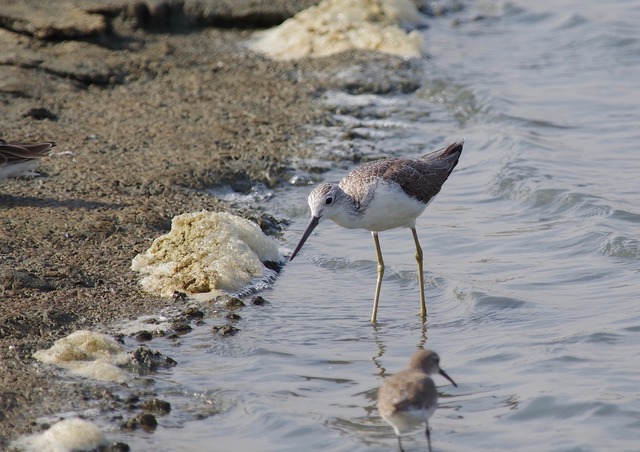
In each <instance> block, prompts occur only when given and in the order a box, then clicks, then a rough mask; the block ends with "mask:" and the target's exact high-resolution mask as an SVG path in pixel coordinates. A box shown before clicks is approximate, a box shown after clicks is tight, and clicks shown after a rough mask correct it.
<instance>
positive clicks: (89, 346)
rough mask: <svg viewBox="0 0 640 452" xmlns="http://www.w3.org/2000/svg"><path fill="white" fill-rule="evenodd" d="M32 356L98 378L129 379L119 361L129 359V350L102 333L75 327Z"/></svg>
mask: <svg viewBox="0 0 640 452" xmlns="http://www.w3.org/2000/svg"><path fill="white" fill-rule="evenodd" d="M33 357H34V358H35V359H37V360H38V361H40V362H43V363H45V364H53V365H55V366H58V367H62V368H63V369H67V370H70V371H71V372H72V373H74V374H76V375H81V376H83V377H87V378H93V379H95V380H103V381H117V382H124V381H126V380H127V375H126V373H125V372H124V371H123V370H122V369H120V368H119V367H118V365H121V364H124V363H126V362H127V360H128V354H127V353H126V352H125V350H124V348H123V347H122V346H121V345H120V344H118V343H117V342H116V341H115V340H114V339H113V338H111V337H109V336H107V335H105V334H101V333H94V332H92V331H86V330H79V331H76V332H74V333H71V334H70V335H69V336H67V337H63V338H62V339H58V340H57V341H56V342H55V343H54V344H53V345H52V346H51V348H50V349H48V350H38V351H37V352H35V353H34V354H33Z"/></svg>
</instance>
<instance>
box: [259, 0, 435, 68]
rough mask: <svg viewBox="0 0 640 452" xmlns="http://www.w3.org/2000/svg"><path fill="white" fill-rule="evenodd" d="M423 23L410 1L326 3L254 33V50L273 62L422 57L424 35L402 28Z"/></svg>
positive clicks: (340, 0) (334, 0)
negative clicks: (354, 53)
mask: <svg viewBox="0 0 640 452" xmlns="http://www.w3.org/2000/svg"><path fill="white" fill-rule="evenodd" d="M420 23H421V18H420V14H419V13H418V10H417V9H416V6H415V4H414V3H413V2H412V1H411V0H325V1H323V2H322V3H320V4H319V5H317V6H312V7H311V8H308V9H305V10H304V11H301V12H299V13H298V14H296V15H295V16H294V17H292V18H290V19H287V20H286V21H284V22H283V23H282V24H281V25H279V26H277V27H275V28H272V29H270V30H266V31H263V32H258V33H256V34H255V35H254V38H255V39H254V40H253V41H252V42H251V43H250V47H251V48H252V49H254V50H256V51H258V52H261V53H264V54H266V55H268V56H269V57H270V58H273V59H275V60H291V59H298V58H304V57H307V56H310V57H324V56H328V55H333V54H335V53H339V52H344V51H346V50H351V49H363V50H374V51H378V52H383V53H389V54H393V55H399V56H402V57H419V56H420V55H422V48H423V41H422V36H421V34H420V33H419V32H417V31H411V32H409V33H407V32H405V31H404V30H403V29H402V28H401V27H400V26H401V25H411V26H415V25H419V24H420Z"/></svg>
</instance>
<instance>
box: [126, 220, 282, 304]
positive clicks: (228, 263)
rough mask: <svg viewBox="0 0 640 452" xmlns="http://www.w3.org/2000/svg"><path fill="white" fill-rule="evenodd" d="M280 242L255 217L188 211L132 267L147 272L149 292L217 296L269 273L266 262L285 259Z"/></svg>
mask: <svg viewBox="0 0 640 452" xmlns="http://www.w3.org/2000/svg"><path fill="white" fill-rule="evenodd" d="M282 260H283V258H282V255H281V254H280V253H279V252H278V247H277V246H276V244H275V243H274V242H273V241H272V240H271V239H269V238H268V237H267V236H266V235H264V233H263V232H262V230H261V229H260V227H258V225H257V224H255V223H253V222H252V221H249V220H245V219H244V218H240V217H238V216H235V215H232V214H229V213H225V212H208V211H206V210H203V211H202V212H195V213H186V214H183V215H178V216H176V217H174V218H173V220H172V222H171V231H170V232H169V233H168V234H165V235H163V236H161V237H158V238H157V239H155V240H154V241H153V244H152V245H151V248H149V249H148V250H147V251H145V252H144V253H141V254H138V255H137V256H136V257H135V258H134V259H133V262H132V263H131V269H132V270H134V271H137V272H140V273H141V274H142V275H143V276H142V277H141V279H140V284H141V285H142V287H143V288H144V290H145V291H147V292H149V293H152V294H155V295H160V296H171V295H172V294H173V293H174V292H175V291H181V292H186V293H189V294H191V295H195V294H207V295H211V296H214V295H216V294H219V293H220V291H232V292H233V291H240V290H242V289H244V288H246V287H247V286H249V285H250V284H251V283H252V282H254V281H255V280H257V279H259V278H265V277H266V276H267V274H268V272H270V270H267V268H266V267H265V266H264V264H263V262H267V261H271V262H281V261H282Z"/></svg>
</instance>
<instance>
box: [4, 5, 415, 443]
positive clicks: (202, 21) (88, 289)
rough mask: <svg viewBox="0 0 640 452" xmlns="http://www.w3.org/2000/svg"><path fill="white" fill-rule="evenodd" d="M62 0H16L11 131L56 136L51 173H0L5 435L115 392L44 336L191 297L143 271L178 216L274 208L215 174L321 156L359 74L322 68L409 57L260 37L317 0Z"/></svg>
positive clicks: (256, 172)
mask: <svg viewBox="0 0 640 452" xmlns="http://www.w3.org/2000/svg"><path fill="white" fill-rule="evenodd" d="M3 3H6V4H5V5H3ZM57 3H58V2H51V3H50V4H49V3H47V2H45V5H43V4H42V2H36V1H27V2H19V3H14V2H4V1H0V5H1V6H2V8H0V10H1V12H0V23H1V24H2V25H1V27H2V28H0V42H2V43H3V46H4V47H5V48H6V49H7V50H6V51H5V50H3V52H2V54H1V55H0V99H1V101H2V122H1V123H0V125H1V128H0V137H1V138H4V139H5V140H10V141H40V140H46V141H49V140H51V141H55V142H56V143H57V147H56V148H55V151H56V152H55V154H54V155H53V156H52V157H51V158H49V159H47V160H46V161H44V162H43V164H42V165H41V166H40V169H39V172H40V173H41V174H42V177H38V178H21V179H11V180H7V181H4V183H3V184H2V185H0V222H1V227H0V231H1V232H0V299H1V302H0V346H1V350H2V351H1V359H2V366H0V420H1V421H2V422H0V448H5V447H6V446H7V444H8V442H9V441H10V440H11V439H12V438H15V437H16V436H17V435H19V434H22V433H25V432H30V431H33V430H40V429H41V427H40V426H38V425H37V424H35V422H34V421H35V419H37V418H38V417H39V416H43V415H48V414H52V413H59V412H63V411H68V410H81V409H83V408H85V407H87V406H89V405H90V404H93V405H91V406H95V403H96V401H98V402H97V403H105V404H109V403H113V397H112V396H111V395H110V394H108V392H105V390H104V388H103V387H102V386H101V385H99V384H97V383H96V384H92V383H90V382H87V381H80V380H77V381H76V382H75V383H69V382H68V381H67V382H62V381H61V379H56V378H53V375H54V373H55V370H53V369H51V368H50V367H47V366H41V365H38V364H37V363H36V362H35V361H34V360H33V359H32V358H31V354H32V353H33V352H34V351H35V350H37V349H39V348H44V347H49V346H50V345H51V344H52V343H53V341H55V340H56V339H58V338H60V337H63V336H66V335H68V334H69V333H70V332H72V331H75V330H77V329H80V328H99V327H103V329H104V326H107V327H108V325H109V324H111V323H113V322H114V321H117V320H121V319H128V318H135V317H137V316H139V315H141V314H148V313H157V312H159V311H160V310H161V309H162V308H164V307H166V306H178V307H179V308H180V307H185V308H186V306H187V305H186V302H185V301H181V300H172V299H161V298H157V297H151V296H148V295H145V294H144V293H143V292H142V291H141V290H140V288H139V286H138V283H137V275H136V274H135V273H133V272H132V271H131V270H130V265H131V260H132V258H133V257H134V256H135V255H136V254H137V253H139V252H141V251H143V250H145V249H146V248H148V247H149V245H150V243H151V241H152V240H153V238H155V237H157V236H158V235H161V234H163V233H165V232H166V231H167V230H168V229H169V227H170V221H171V218H172V217H173V216H175V215H178V214H181V213H185V212H192V211H199V210H201V209H209V210H214V211H230V212H233V213H236V214H238V215H241V216H243V217H246V218H250V219H254V220H256V221H258V222H262V223H263V224H264V225H265V227H268V226H269V225H273V224H274V222H273V221H272V218H271V217H270V216H269V213H268V212H259V211H247V210H243V209H242V208H238V207H236V206H232V205H228V204H225V203H224V202H222V201H220V200H218V199H216V198H215V197H213V196H211V195H209V194H207V193H205V192H204V191H203V188H205V187H212V186H217V185H221V184H230V185H231V186H233V187H234V188H235V189H237V190H247V189H248V188H249V187H250V186H251V185H252V184H255V183H256V182H263V183H266V184H267V185H269V186H274V185H276V184H279V183H282V182H283V181H284V180H286V178H287V176H288V175H289V174H290V166H289V165H290V162H291V160H292V159H293V158H295V157H309V156H312V155H313V152H314V150H313V149H312V148H311V147H310V146H309V145H308V144H307V143H308V139H309V137H310V136H311V133H312V132H311V130H312V127H311V126H313V125H314V124H322V123H323V122H326V121H330V119H329V118H330V113H329V112H328V111H326V110H323V108H322V107H321V105H320V104H319V103H318V102H316V99H317V96H318V94H319V93H321V92H322V91H323V90H324V89H326V88H327V87H328V86H331V85H332V84H334V85H335V84H337V85H341V86H342V87H345V86H346V87H348V88H349V89H351V90H354V91H358V90H359V89H360V88H359V87H358V86H355V85H354V86H352V81H350V80H349V79H348V78H347V79H344V78H343V79H341V80H338V81H336V80H331V77H324V76H322V74H325V75H326V74H329V73H331V72H332V71H338V70H340V69H341V68H344V67H348V66H349V65H352V64H353V63H354V62H355V61H356V60H357V61H358V62H359V64H370V63H371V64H380V65H382V66H387V65H389V66H390V67H391V69H392V70H390V71H388V72H384V71H382V72H381V73H382V74H384V73H387V74H392V73H393V71H395V70H410V67H408V66H406V64H405V63H404V62H402V61H401V60H399V59H395V58H391V57H387V56H378V55H374V54H370V53H356V52H354V53H347V54H343V55H341V56H339V57H332V58H330V59H323V60H322V61H318V60H304V61H299V62H280V63H279V62H272V61H269V60H268V59H267V58H264V57H262V56H260V55H256V54H254V53H253V52H251V51H250V50H249V49H247V48H246V47H245V46H244V44H243V43H244V42H246V40H247V39H248V38H249V37H250V36H251V33H253V32H254V31H255V30H256V29H257V28H259V27H265V26H273V25H276V24H277V23H279V22H281V21H282V20H284V19H285V18H286V17H288V16H290V15H292V14H294V13H295V12H296V11H299V10H301V9H303V8H306V7H308V6H310V5H311V4H313V3H317V2H313V1H303V0H300V1H289V2H277V5H272V2H267V1H265V2H262V3H260V2H251V1H246V2H241V1H233V2H221V1H211V2H188V1H187V2H184V4H185V6H184V8H179V7H178V6H176V5H178V4H179V3H178V2H175V3H172V2H153V1H149V2H147V3H146V4H143V3H140V2H138V3H131V4H126V3H121V4H117V3H113V5H115V6H111V7H104V6H101V7H95V5H96V3H95V2H92V1H82V0H74V1H73V2H66V3H65V4H64V6H59V5H57ZM34 5H38V7H37V8H36V7H35V6H34ZM100 5H102V3H100ZM194 5H201V7H200V8H196V7H195V6H194ZM202 5H204V6H202ZM231 5H233V6H231ZM43 8H49V10H47V11H43V10H42V9H43ZM394 65H395V67H394ZM318 74H320V75H318ZM399 80H400V79H399ZM404 80H406V79H404ZM369 83H370V85H369V86H368V87H367V88H366V89H367V90H373V91H384V90H387V89H397V88H399V89H403V87H402V86H400V87H398V86H392V85H393V83H394V80H393V79H391V80H388V79H386V78H384V79H381V80H371V81H369ZM401 83H404V82H401ZM276 224H277V221H276ZM124 403H125V402H123V404H124Z"/></svg>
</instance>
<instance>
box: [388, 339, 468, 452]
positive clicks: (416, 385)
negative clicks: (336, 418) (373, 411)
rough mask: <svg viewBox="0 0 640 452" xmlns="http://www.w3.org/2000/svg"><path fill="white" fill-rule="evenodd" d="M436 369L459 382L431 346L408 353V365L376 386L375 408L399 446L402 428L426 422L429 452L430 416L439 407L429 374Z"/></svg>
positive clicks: (434, 387) (405, 428)
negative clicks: (392, 432)
mask: <svg viewBox="0 0 640 452" xmlns="http://www.w3.org/2000/svg"><path fill="white" fill-rule="evenodd" d="M436 373H439V374H440V375H442V376H443V377H445V378H446V379H447V380H449V381H450V382H451V384H453V386H456V387H457V386H458V385H457V384H456V383H455V382H454V381H453V380H452V379H451V377H449V375H447V373H446V372H445V371H444V370H442V369H441V368H440V357H439V356H438V354H437V353H436V352H434V351H433V350H418V351H417V352H415V353H414V354H413V356H412V357H411V361H410V362H409V367H408V368H407V369H405V370H403V371H401V372H398V373H397V374H395V375H392V376H391V377H387V378H385V380H384V383H383V384H382V386H380V389H379V390H378V411H379V412H380V416H382V418H383V419H384V420H385V421H387V422H388V423H389V424H391V426H392V427H393V429H394V430H395V432H396V436H397V437H398V446H399V447H400V450H401V451H403V450H404V449H403V448H402V441H401V440H400V435H401V434H402V430H407V429H411V428H414V427H416V426H418V425H420V424H422V423H425V424H426V428H425V434H426V435H427V444H428V445H429V452H431V433H430V432H429V418H430V417H431V416H432V415H433V413H434V412H435V411H436V408H437V407H438V392H437V390H436V385H435V383H434V382H433V380H432V379H431V375H433V374H436Z"/></svg>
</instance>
